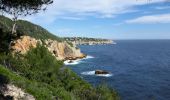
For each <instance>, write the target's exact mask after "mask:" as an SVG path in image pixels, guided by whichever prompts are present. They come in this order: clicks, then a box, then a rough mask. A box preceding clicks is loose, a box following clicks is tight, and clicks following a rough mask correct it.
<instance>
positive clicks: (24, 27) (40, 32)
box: [0, 16, 62, 41]
mask: <svg viewBox="0 0 170 100" xmlns="http://www.w3.org/2000/svg"><path fill="white" fill-rule="evenodd" d="M12 25H13V22H12V20H11V19H9V18H7V17H4V16H0V28H1V29H2V30H3V31H4V32H9V31H11V30H12ZM17 33H20V34H24V35H29V36H31V37H34V38H36V39H53V40H57V41H62V38H59V37H57V36H55V35H53V34H51V33H50V32H48V31H47V30H45V29H44V28H42V27H41V26H38V25H35V24H33V23H30V22H28V21H24V20H19V21H17Z"/></svg>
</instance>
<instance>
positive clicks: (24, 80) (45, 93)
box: [0, 45, 118, 100]
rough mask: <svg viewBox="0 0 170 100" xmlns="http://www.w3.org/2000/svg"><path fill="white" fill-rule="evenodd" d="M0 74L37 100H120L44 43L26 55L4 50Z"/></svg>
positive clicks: (0, 58)
mask: <svg viewBox="0 0 170 100" xmlns="http://www.w3.org/2000/svg"><path fill="white" fill-rule="evenodd" d="M0 64H1V65H3V66H1V65H0V75H1V76H5V77H6V78H7V79H6V80H9V83H12V84H15V85H16V86H18V87H20V88H22V89H24V90H25V91H26V92H28V93H30V94H32V95H33V96H34V97H35V98H36V99H37V100H55V99H56V98H57V100H58V99H59V100H117V99H118V96H117V94H116V93H115V92H114V91H113V90H111V89H109V88H107V87H106V86H99V87H97V88H93V87H92V86H91V85H90V84H89V83H87V82H85V81H83V80H82V79H81V78H80V77H78V76H77V75H76V74H75V73H74V72H72V71H71V70H70V69H68V68H67V67H66V66H64V65H63V62H62V61H57V60H56V59H55V58H54V56H52V55H51V53H50V52H49V51H48V49H47V48H45V47H44V46H41V45H38V46H37V48H34V49H31V50H30V51H29V52H28V53H27V54H26V55H19V54H16V55H15V56H12V55H11V54H4V53H1V55H0Z"/></svg>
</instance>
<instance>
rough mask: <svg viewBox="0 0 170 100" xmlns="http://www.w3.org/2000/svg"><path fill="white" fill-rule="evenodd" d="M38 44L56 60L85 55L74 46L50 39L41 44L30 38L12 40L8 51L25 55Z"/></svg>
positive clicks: (22, 37)
mask: <svg viewBox="0 0 170 100" xmlns="http://www.w3.org/2000/svg"><path fill="white" fill-rule="evenodd" d="M38 43H39V44H41V45H44V46H45V47H47V48H48V50H49V51H50V52H51V53H52V54H53V55H54V56H55V57H56V58H57V59H58V60H67V59H78V58H83V57H85V55H84V54H83V53H81V51H80V49H78V48H77V47H76V46H74V45H73V46H71V45H69V44H68V43H67V42H58V41H55V40H51V39H48V40H44V42H42V41H41V40H36V39H35V38H32V37H30V36H21V37H20V38H19V39H17V40H14V41H13V42H12V43H11V47H10V49H11V50H12V51H13V52H14V53H21V54H25V53H26V52H27V51H28V50H29V49H30V48H31V47H33V48H35V47H36V46H37V44H38Z"/></svg>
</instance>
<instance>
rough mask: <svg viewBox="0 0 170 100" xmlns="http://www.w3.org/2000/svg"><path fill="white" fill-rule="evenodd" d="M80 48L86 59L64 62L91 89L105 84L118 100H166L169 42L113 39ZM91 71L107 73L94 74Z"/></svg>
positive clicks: (169, 76)
mask: <svg viewBox="0 0 170 100" xmlns="http://www.w3.org/2000/svg"><path fill="white" fill-rule="evenodd" d="M116 43H117V44H114V45H113V44H110V45H90V46H89V45H80V46H79V47H80V48H81V51H82V52H83V53H85V54H87V55H88V56H87V57H86V58H84V59H81V60H76V61H73V63H65V64H66V65H67V66H68V67H69V68H71V69H72V70H73V71H74V72H76V73H77V74H78V75H79V76H80V77H81V78H82V79H84V80H86V81H88V82H89V83H91V84H92V85H93V86H97V85H99V84H107V85H108V87H109V88H112V89H114V90H115V91H117V92H118V94H119V96H120V99H121V100H170V40H117V41H116ZM95 70H106V71H109V72H110V74H106V75H95Z"/></svg>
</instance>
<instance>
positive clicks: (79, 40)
mask: <svg viewBox="0 0 170 100" xmlns="http://www.w3.org/2000/svg"><path fill="white" fill-rule="evenodd" d="M64 39H65V40H66V41H68V42H71V43H73V44H75V45H105V44H116V42H114V41H113V40H111V39H101V38H87V37H64Z"/></svg>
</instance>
